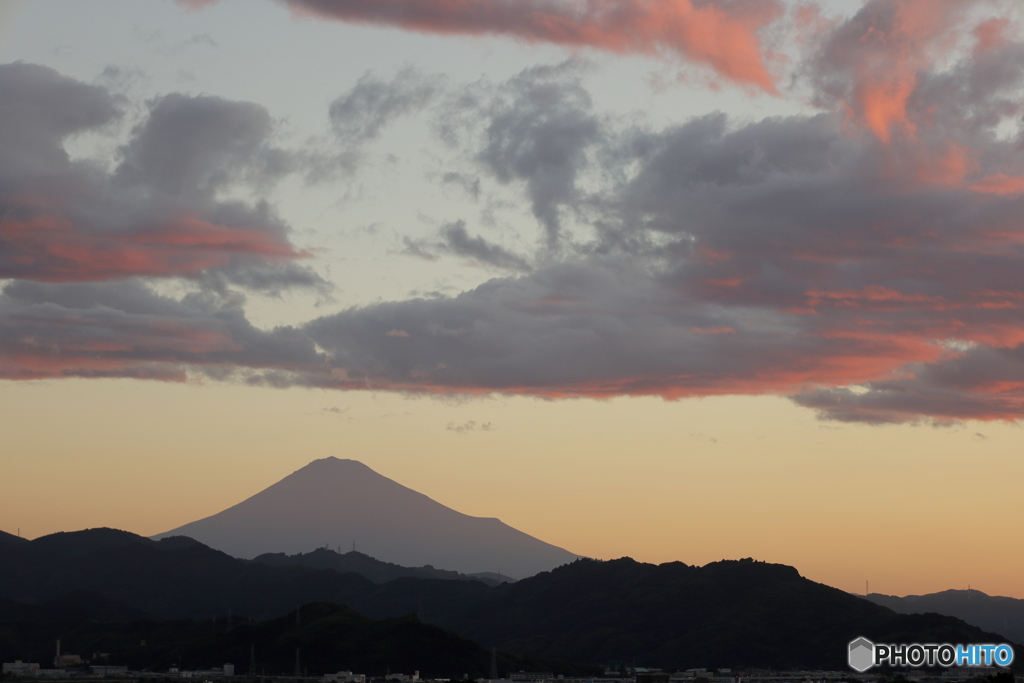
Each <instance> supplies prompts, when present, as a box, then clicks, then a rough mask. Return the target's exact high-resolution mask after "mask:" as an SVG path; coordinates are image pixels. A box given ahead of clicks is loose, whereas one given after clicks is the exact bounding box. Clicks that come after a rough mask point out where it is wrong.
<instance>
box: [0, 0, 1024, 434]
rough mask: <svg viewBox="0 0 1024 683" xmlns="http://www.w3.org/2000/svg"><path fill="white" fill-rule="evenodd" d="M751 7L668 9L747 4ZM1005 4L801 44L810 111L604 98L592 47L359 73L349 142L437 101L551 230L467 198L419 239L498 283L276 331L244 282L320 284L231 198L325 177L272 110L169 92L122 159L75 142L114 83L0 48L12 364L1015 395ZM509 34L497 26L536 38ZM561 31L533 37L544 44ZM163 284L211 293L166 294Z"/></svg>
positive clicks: (1001, 413)
mask: <svg viewBox="0 0 1024 683" xmlns="http://www.w3.org/2000/svg"><path fill="white" fill-rule="evenodd" d="M292 4H293V5H294V6H296V7H299V6H301V7H303V8H305V9H306V10H308V11H311V12H315V13H316V14H318V15H325V16H326V15H330V16H332V17H335V18H341V19H344V20H359V21H374V22H378V23H389V24H393V25H397V26H403V27H406V28H414V29H416V30H432V31H437V32H456V33H458V32H471V30H470V27H475V28H472V31H476V32H496V30H492V29H490V28H487V27H488V26H489V25H490V24H488V23H487V21H490V19H489V18H488V17H491V16H492V14H491V12H498V11H499V10H500V12H506V13H515V12H519V13H522V14H524V15H529V16H534V15H531V14H530V13H531V12H534V13H537V12H552V11H555V10H554V9H552V8H556V7H557V8H558V11H563V12H567V13H569V14H567V15H566V16H569V15H571V17H572V19H573V21H575V22H576V29H573V30H577V29H579V27H586V26H590V25H591V24H593V25H598V26H600V25H602V24H601V22H602V21H605V19H604V18H603V17H605V13H609V12H612V11H613V9H614V8H623V7H624V8H626V9H624V10H622V11H626V10H628V9H629V8H630V7H633V6H632V5H630V4H629V3H624V4H623V3H616V4H585V5H579V6H576V5H567V4H559V5H557V6H556V5H545V4H541V3H533V4H530V3H526V4H517V5H512V4H505V3H497V2H495V3H482V2H481V3H468V4H465V3H463V5H464V6H463V5H459V6H455V5H449V4H446V3H440V2H435V3H430V4H428V3H418V2H378V3H359V2H351V3H349V2H297V1H296V2H294V3H292ZM751 6H752V5H751V4H748V3H742V2H737V3H710V2H709V3H694V4H693V5H692V6H691V5H690V4H689V3H684V2H679V3H673V7H675V8H676V10H679V11H682V10H681V9H680V8H682V9H685V8H690V9H692V11H693V12H698V11H707V12H711V11H714V12H726V11H727V10H728V11H731V12H734V13H738V14H735V15H730V16H743V13H744V12H747V11H753V10H750V9H749V8H750V7H751ZM991 6H992V5H991V3H983V2H945V1H944V0H871V1H870V2H867V3H866V4H865V5H864V7H863V8H862V9H861V10H860V11H859V12H857V13H856V14H855V15H854V16H852V17H850V18H849V19H848V20H845V21H835V22H832V23H826V24H822V25H823V26H826V29H823V30H821V31H818V32H817V33H816V34H815V36H814V38H813V39H809V40H808V42H807V44H806V45H804V50H805V53H806V59H804V60H803V61H802V62H800V63H799V64H798V65H796V68H795V74H796V78H797V81H796V82H797V84H798V87H800V88H803V89H804V91H803V92H805V93H806V95H807V97H808V99H809V100H811V101H813V102H815V103H816V104H817V106H818V107H819V112H820V113H818V114H816V115H807V116H790V117H775V118H768V119H764V120H761V121H755V122H749V123H748V122H736V121H732V120H730V119H729V118H728V117H726V116H725V115H723V114H717V113H716V114H708V115H706V116H702V117H697V118H694V119H691V120H688V121H685V122H680V123H678V124H676V125H672V126H668V127H665V128H653V127H650V126H644V125H640V124H637V123H636V122H635V121H632V120H624V119H615V118H613V117H608V116H603V115H601V114H600V112H597V111H595V110H594V105H593V102H592V100H591V98H590V97H589V95H588V93H587V92H586V88H585V87H584V86H583V80H582V76H581V74H580V70H579V69H578V68H577V67H575V66H574V63H572V62H570V63H567V64H566V65H562V66H559V67H538V68H535V69H529V70H527V71H524V72H523V73H521V74H519V75H517V76H515V77H513V78H511V79H509V80H508V81H506V82H504V83H498V84H486V83H485V84H480V83H477V84H471V85H465V86H460V85H452V84H445V83H441V82H440V81H430V82H429V83H428V84H427V85H425V86H423V87H420V86H419V85H417V83H416V82H415V79H414V78H413V77H412V76H410V75H409V74H408V73H406V74H402V75H400V76H399V77H398V78H396V79H394V80H393V81H390V82H389V81H382V80H379V79H375V78H370V77H368V78H366V79H364V80H363V81H361V82H360V83H358V84H356V86H355V87H354V88H353V89H352V90H350V91H349V92H348V93H346V94H343V95H341V96H340V97H339V98H338V99H337V100H335V103H334V105H333V106H332V107H331V111H330V112H329V119H328V120H329V121H330V123H331V125H332V126H333V129H334V132H335V134H336V135H337V136H338V138H339V139H343V140H347V139H348V138H357V139H359V140H363V139H368V138H373V137H375V136H378V135H380V134H381V128H380V126H382V125H384V124H386V123H387V122H388V121H389V120H391V119H392V118H393V117H396V116H402V115H407V114H409V113H411V112H414V111H415V110H417V109H426V110H428V111H429V112H431V114H430V115H432V116H434V117H435V118H436V119H437V121H438V125H437V126H436V128H437V131H438V134H439V136H440V138H441V139H442V140H444V141H445V142H446V143H447V144H449V145H453V146H456V147H457V148H458V149H459V152H460V154H459V155H458V156H459V158H460V159H462V160H463V161H464V163H465V164H467V165H468V166H466V167H463V168H458V169H456V168H453V169H452V171H451V173H450V175H451V177H459V178H462V177H469V175H472V176H475V177H476V178H478V179H479V182H481V183H484V185H485V186H490V187H500V188H504V189H506V190H511V191H514V192H518V193H519V196H520V197H521V199H522V202H523V210H524V212H525V213H526V214H527V215H529V216H532V218H533V219H534V220H535V221H536V224H537V227H538V231H539V234H540V239H538V240H537V242H536V243H537V250H536V252H535V253H532V254H525V253H517V252H516V251H513V250H510V249H508V248H506V247H504V246H502V245H500V244H497V243H495V242H492V241H490V240H488V239H487V238H485V237H484V236H483V235H481V234H477V233H476V228H475V227H473V226H471V225H470V222H469V221H468V219H466V218H455V217H453V220H452V221H451V222H449V223H446V224H445V225H444V226H443V227H442V228H441V229H440V230H439V231H438V234H437V236H436V238H435V239H432V240H419V241H415V240H407V242H406V244H407V252H408V253H410V254H413V255H417V256H421V257H424V258H429V259H437V258H439V257H440V256H441V255H452V256H456V257H459V258H464V259H469V260H471V261H473V262H475V263H478V264H480V265H482V266H484V267H488V268H495V269H499V270H501V271H504V272H505V273H510V274H509V275H505V276H502V277H497V278H494V279H492V280H490V281H488V282H486V283H484V284H482V285H480V286H479V287H477V288H475V289H473V290H470V291H467V292H463V293H462V294H460V295H458V296H454V297H447V298H445V297H439V298H431V299H410V300H406V301H394V302H384V303H378V304H373V305H368V306H363V307H355V308H351V309H348V310H343V311H339V312H336V313H333V314H329V315H325V316H322V317H320V318H317V319H315V320H311V321H309V322H307V323H305V324H303V325H299V326H296V327H287V328H279V329H274V330H261V329H258V328H255V327H254V326H252V325H251V324H250V323H249V322H248V321H247V320H246V319H245V315H244V307H243V302H244V299H243V297H242V292H244V291H245V290H247V289H250V290H253V291H270V292H273V291H280V290H282V289H284V288H287V287H307V288H308V287H313V288H316V287H324V286H326V283H323V281H321V280H320V279H319V278H318V277H317V276H316V275H315V274H314V273H313V272H312V271H311V270H309V269H308V267H306V266H304V265H303V261H304V260H305V259H306V258H307V257H308V256H309V255H308V254H306V253H305V252H303V251H302V250H301V249H297V248H296V247H295V246H293V245H292V243H291V242H290V241H289V239H288V226H287V225H286V224H285V223H284V222H283V221H281V219H279V218H278V217H277V216H276V215H275V214H274V211H273V209H272V207H270V206H268V205H266V204H263V203H260V202H252V203H244V202H238V201H229V200H227V199H225V198H224V190H225V189H227V188H229V187H235V186H239V185H248V186H254V187H255V186H261V185H265V184H268V183H273V182H275V181H276V179H278V178H280V177H282V176H283V175H285V174H287V173H292V172H295V173H302V172H305V171H307V170H308V169H304V168H303V167H302V164H303V163H306V162H305V161H303V159H304V157H303V156H302V155H301V154H297V153H293V152H289V151H287V150H281V149H278V148H276V147H274V146H273V144H272V135H271V132H270V119H269V114H267V112H265V111H264V110H263V109H262V108H260V107H258V106H257V105H252V104H248V103H238V102H229V101H225V100H220V99H218V98H212V97H199V98H192V97H186V96H181V95H168V96H165V97H163V98H161V99H159V100H157V101H154V102H153V103H152V104H151V107H150V112H149V116H148V118H147V119H146V121H144V122H143V123H141V124H140V125H139V126H138V127H137V128H136V129H135V131H134V132H133V134H132V138H131V140H130V141H129V142H128V143H127V144H126V145H125V146H124V147H123V149H122V151H121V156H120V158H119V159H118V161H117V163H116V164H115V165H114V166H113V167H112V168H111V169H109V170H106V169H103V168H99V167H97V166H96V165H94V164H92V165H90V164H87V163H84V162H76V161H71V160H70V159H69V158H68V156H67V154H66V152H65V151H64V148H63V141H64V140H65V139H66V138H67V137H68V136H70V135H73V134H75V133H76V132H80V131H83V130H95V129H99V128H102V127H103V126H105V125H108V124H109V123H110V122H111V121H113V120H115V119H116V118H117V116H118V107H119V103H118V102H117V100H116V98H114V97H112V96H111V95H110V94H109V93H107V92H106V91H104V90H103V89H101V88H97V87H94V86H87V85H84V84H81V83H77V82H75V81H72V80H71V79H67V78H64V77H62V76H60V75H59V74H56V73H54V72H52V71H50V70H48V69H45V68H44V67H37V66H33V65H8V66H4V67H0V150H2V151H3V154H0V197H2V199H0V201H2V206H0V211H2V213H0V216H2V220H0V247H2V249H0V277H5V278H9V279H11V280H12V281H11V282H10V283H9V284H7V285H6V287H5V288H4V290H3V292H2V294H0V376H3V377H6V378H40V377H64V376H86V377H95V376H102V377H112V376H123V377H139V378H153V379H168V380H174V379H182V378H184V377H186V376H188V375H189V374H191V373H199V374H202V375H204V376H209V377H217V378H224V379H229V378H233V379H236V380H241V381H246V382H250V383H253V384H267V385H272V386H289V385H303V386H315V387H325V388H336V389H360V390H362V389H380V390H393V391H411V392H422V393H434V394H449V393H460V394H476V395H483V394H488V393H492V392H501V393H505V394H520V395H530V396H542V397H549V398H561V397H591V398H607V397H613V396H621V395H650V396H662V397H664V398H667V399H676V398H682V397H688V396H708V395H724V394H776V395H784V396H790V397H792V398H793V400H794V401H796V402H797V403H798V404H799V405H803V406H806V407H808V408H811V409H814V410H816V411H818V412H819V414H820V415H821V416H822V417H825V418H828V419H835V420H844V421H857V422H868V423H888V422H913V421H921V420H925V421H933V422H949V421H953V420H959V419H978V420H1017V419H1020V418H1021V417H1024V413H1022V410H1024V318H1022V313H1021V311H1022V310H1024V224H1022V222H1021V218H1020V217H1021V216H1022V215H1024V156H1022V152H1021V150H1022V149H1024V135H1022V133H1021V123H1022V115H1024V100H1022V92H1024V43H1022V42H1021V41H1020V39H1019V38H1018V35H1019V34H1018V33H1017V27H1015V26H1013V25H1012V24H1010V23H1009V22H1007V21H1005V20H1003V19H1001V18H995V19H993V18H991V17H990V16H986V15H985V11H986V8H990V7H991ZM458 7H462V10H458ZM567 7H574V8H575V9H574V10H573V11H572V12H570V11H569V9H566V8H567ZM637 7H641V6H640V5H637ZM659 7H663V5H661V4H659V3H657V2H651V3H645V4H643V5H642V8H643V9H644V10H645V11H654V9H655V8H659ZM515 8H518V9H515ZM524 8H525V9H524ZM460 11H461V12H462V13H463V14H464V15H465V16H463V14H459V12H460ZM616 11H618V10H616ZM637 11H639V10H637ZM686 11H690V10H686ZM360 12H362V13H363V14H359V13H360ZM455 14H459V16H458V17H455V16H454V15H455ZM502 16H503V17H504V16H505V15H502ZM536 16H540V15H536ZM360 17H361V18H360ZM634 18H635V17H634ZM767 20H768V19H763V21H767ZM502 21H504V22H509V25H512V26H519V27H522V26H532V24H530V23H529V21H532V19H529V17H527V19H524V18H523V17H521V16H518V15H517V16H515V17H512V18H509V17H506V18H504V19H502ZM737 21H738V19H737ZM751 21H752V20H751ZM759 21H760V20H759ZM516 22H518V23H516ZM524 22H525V23H524ZM556 24H557V22H556ZM559 25H560V24H559ZM622 25H623V27H624V28H623V29H622V30H623V33H624V34H625V35H624V37H622V38H621V40H623V41H626V42H625V43H624V44H626V45H631V44H632V43H630V42H629V41H631V40H635V39H636V37H635V36H634V35H633V34H631V33H630V31H631V30H632V29H631V28H630V26H631V24H630V23H629V22H628V21H624V22H623V23H622ZM751 25H752V26H755V28H756V27H757V26H763V25H764V24H763V23H756V22H755V23H754V24H751ZM460 27H461V28H460ZM520 30H522V31H525V30H526V29H520V28H516V29H515V30H512V29H510V30H509V31H506V32H507V33H510V34H513V35H518V36H519V37H528V36H527V35H526V34H525V33H522V34H520V33H516V31H520ZM558 30H568V29H558ZM589 30H590V29H588V31H589ZM659 30H660V29H659ZM551 31H555V29H551ZM594 31H596V29H594ZM583 34H586V35H596V36H599V35H600V32H599V31H597V32H593V33H588V32H587V31H583V32H582V33H581V34H580V35H583ZM543 35H563V34H562V33H557V32H555V33H551V34H543ZM543 35H541V34H538V35H536V36H533V37H532V38H531V39H536V40H540V39H545V40H548V39H550V40H555V39H554V38H544V37H543ZM594 40H597V39H596V38H595V39H594ZM556 42H557V41H556ZM562 42H569V39H568V38H566V39H565V40H563V41H562ZM655 42H656V43H657V41H655ZM657 44H658V45H660V43H657ZM615 49H618V48H615ZM716 68H717V67H716ZM723 73H724V72H723ZM751 82H753V81H751ZM795 87H796V86H795ZM466 122H468V123H466ZM446 123H447V124H449V127H448V128H446V125H445V124H446ZM464 123H465V125H463V124H464ZM456 128H457V130H455V129H456ZM456 133H457V134H456ZM154 278H183V279H187V280H190V281H192V282H194V283H198V285H199V289H198V290H197V291H196V292H195V293H193V294H190V295H188V296H185V297H183V298H180V299H173V298H169V297H166V296H162V295H158V294H156V293H155V291H154V290H153V289H152V288H150V287H149V285H148V284H147V282H149V281H150V280H152V279H154ZM72 283H75V284H72Z"/></svg>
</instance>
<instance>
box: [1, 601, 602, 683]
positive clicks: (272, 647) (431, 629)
mask: <svg viewBox="0 0 1024 683" xmlns="http://www.w3.org/2000/svg"><path fill="white" fill-rule="evenodd" d="M105 603H106V604H105ZM87 604H88V605H91V606H92V607H93V608H98V609H99V612H100V613H102V614H103V615H104V616H102V617H96V618H84V615H83V614H82V611H81V608H82V607H85V606H86V605H87ZM121 609H123V608H122V607H121V606H118V605H116V604H110V603H109V601H105V600H104V599H103V598H102V597H100V596H96V595H88V594H84V593H82V594H76V596H75V598H74V600H73V601H72V602H71V603H69V602H68V601H57V602H53V603H49V604H47V605H41V606H28V605H19V604H17V603H11V602H10V601H0V657H2V658H3V661H12V660H13V659H15V658H17V659H22V660H25V661H39V662H46V661H48V660H49V659H50V657H52V655H53V647H54V641H55V640H56V639H57V638H61V642H62V645H63V646H64V649H65V651H73V652H75V653H76V654H82V655H83V656H85V657H90V656H92V653H97V652H103V653H107V654H109V657H108V658H102V659H99V660H96V662H98V663H107V662H109V663H111V664H122V665H127V666H129V667H130V668H132V669H135V670H144V669H149V670H166V669H167V668H169V667H171V666H180V667H183V668H190V669H197V668H210V667H213V666H220V665H223V664H225V663H234V664H235V665H236V671H237V672H238V673H240V674H249V673H250V672H249V663H250V658H251V656H253V655H254V656H255V659H256V672H258V673H261V674H263V673H265V674H270V675H273V674H292V673H293V672H294V668H295V654H296V653H295V650H296V648H299V654H300V665H301V667H302V668H303V670H304V672H306V673H309V674H313V675H320V674H323V673H328V672H334V671H339V670H342V669H353V670H356V671H360V672H364V673H369V674H371V675H381V674H384V673H385V672H386V671H388V670H390V671H392V672H399V671H405V672H407V673H412V672H413V671H414V670H417V669H418V670H420V672H421V674H423V675H425V676H445V677H449V676H450V677H456V676H458V677H461V676H462V675H463V674H466V673H468V674H470V675H472V676H474V677H479V676H482V675H483V674H485V673H486V672H487V671H488V669H489V665H490V651H489V650H487V649H485V648H483V647H482V646H480V645H479V644H477V643H475V642H473V641H471V640H468V639H466V638H462V637H459V636H458V635H456V634H454V633H452V632H451V631H448V630H445V629H442V628H440V627H438V626H433V625H430V624H423V623H420V622H419V620H417V619H416V618H415V617H412V616H407V617H399V618H395V619H388V620H382V621H376V620H372V619H368V618H366V617H363V616H361V615H359V614H357V613H356V612H354V611H352V610H351V609H349V608H347V607H344V606H341V605H336V604H333V603H327V602H318V603H311V604H308V605H303V607H302V608H301V609H300V610H299V614H298V618H297V615H296V611H295V610H293V611H292V612H290V613H289V614H286V615H285V616H283V617H280V618H277V619H272V620H270V621H266V622H262V623H252V622H251V621H250V620H249V619H247V618H245V617H237V616H236V617H235V618H234V619H233V620H232V621H231V622H230V623H229V621H228V620H227V619H222V620H220V621H219V622H213V621H209V620H203V621H196V620H191V619H187V620H174V621H156V620H152V619H142V618H139V617H138V615H130V611H129V612H128V613H125V614H118V610H121ZM115 615H116V616H115ZM126 616H130V617H131V619H130V620H127V619H125V618H124V617H126ZM498 664H499V669H500V670H501V671H503V672H507V671H510V670H520V669H524V668H526V669H531V670H537V669H544V670H547V671H555V672H557V673H562V674H568V675H586V674H589V675H593V674H594V673H597V671H596V669H595V668H594V667H587V666H580V665H571V664H567V663H564V662H557V661H548V660H538V659H535V658H529V657H523V656H517V655H509V654H506V653H499V655H498Z"/></svg>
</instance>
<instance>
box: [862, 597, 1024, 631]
mask: <svg viewBox="0 0 1024 683" xmlns="http://www.w3.org/2000/svg"><path fill="white" fill-rule="evenodd" d="M867 599H868V600H870V601H871V602H873V603H875V604H876V605H883V606H885V607H888V608H889V609H891V610H893V611H894V612H899V613H900V614H924V613H926V612H935V613H936V614H945V615H947V616H951V617H956V618H957V619H963V620H964V621H966V622H967V623H968V624H973V625H974V626H977V627H978V628H983V629H985V630H986V631H992V632H993V633H999V634H1001V635H1004V636H1006V637H1007V638H1009V639H1010V640H1013V641H1014V642H1017V643H1022V642H1024V600H1018V599H1017V598H1007V597H1001V596H995V595H986V594H985V593H982V592H981V591H976V590H948V591H942V592H940V593H928V594H927V595H908V596H906V597H903V598H900V597H897V596H895V595H882V594H880V593H872V594H871V595H869V596H867Z"/></svg>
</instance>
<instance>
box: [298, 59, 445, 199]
mask: <svg viewBox="0 0 1024 683" xmlns="http://www.w3.org/2000/svg"><path fill="white" fill-rule="evenodd" d="M443 91H444V80H443V79H442V78H441V77H439V76H435V75H431V74H424V73H422V72H420V71H418V70H416V69H413V68H406V69H403V70H402V71H400V72H399V73H397V74H396V75H395V77H394V78H392V79H391V80H390V81H385V80H382V79H380V78H378V77H377V76H376V75H374V74H373V73H367V74H365V75H364V76H363V77H362V78H360V79H359V82H358V83H356V85H355V86H353V87H352V88H351V89H350V90H349V91H348V92H346V93H345V94H343V95H341V96H340V97H338V98H337V99H336V100H334V102H332V103H331V106H330V109H329V110H328V119H329V121H330V125H331V130H332V132H333V136H334V140H333V143H332V144H334V145H335V146H336V149H334V150H330V149H318V150H315V151H313V152H311V153H309V154H307V155H306V159H305V167H306V178H307V180H308V181H309V182H322V181H325V180H330V179H332V178H334V177H335V176H336V175H337V173H338V172H339V171H341V172H344V173H349V174H351V173H354V172H355V171H356V169H357V168H358V167H359V164H360V163H361V162H362V160H363V156H364V148H365V146H366V145H367V144H368V143H369V142H372V141H373V140H376V139H377V138H378V137H380V134H381V132H382V131H383V130H384V128H386V127H387V126H389V125H391V124H392V123H394V122H395V121H397V120H398V119H400V118H402V117H403V116H409V115H411V114H416V113H419V112H420V111H422V110H423V109H425V108H427V107H428V106H430V105H431V104H432V103H433V102H434V100H435V99H436V98H437V97H438V96H439V95H440V94H442V92H443Z"/></svg>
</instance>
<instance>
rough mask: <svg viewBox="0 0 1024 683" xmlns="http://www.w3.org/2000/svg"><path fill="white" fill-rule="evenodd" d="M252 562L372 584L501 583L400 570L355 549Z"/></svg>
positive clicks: (429, 569) (426, 570)
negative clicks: (326, 571) (351, 575)
mask: <svg viewBox="0 0 1024 683" xmlns="http://www.w3.org/2000/svg"><path fill="white" fill-rule="evenodd" d="M252 561H253V562H260V563H262V564H269V565H271V566H274V567H284V566H297V567H309V568H311V569H333V570H334V571H336V572H338V573H340V574H344V573H346V572H352V573H355V574H359V575H360V576H365V577H366V578H368V579H369V580H370V581H373V582H374V583H387V582H388V581H393V580H394V579H400V578H404V577H413V578H418V579H442V580H448V581H482V582H483V583H486V584H487V585H489V586H496V585H498V584H499V583H502V582H501V581H498V580H497V579H495V578H491V576H490V575H473V576H469V575H466V574H460V573H459V572H454V571H449V570H447V569H435V568H434V567H432V566H431V565H429V564H428V565H424V566H422V567H403V566H401V565H398V564H394V563H392V562H382V561H380V560H378V559H376V558H373V557H370V556H369V555H366V554H364V553H361V552H358V551H356V550H350V551H349V552H347V553H339V552H335V551H334V550H331V549H330V548H317V549H316V550H314V551H312V552H308V553H298V554H296V555H286V554H284V553H266V554H263V555H259V556H258V557H255V558H253V560H252ZM495 576H496V575H495Z"/></svg>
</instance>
